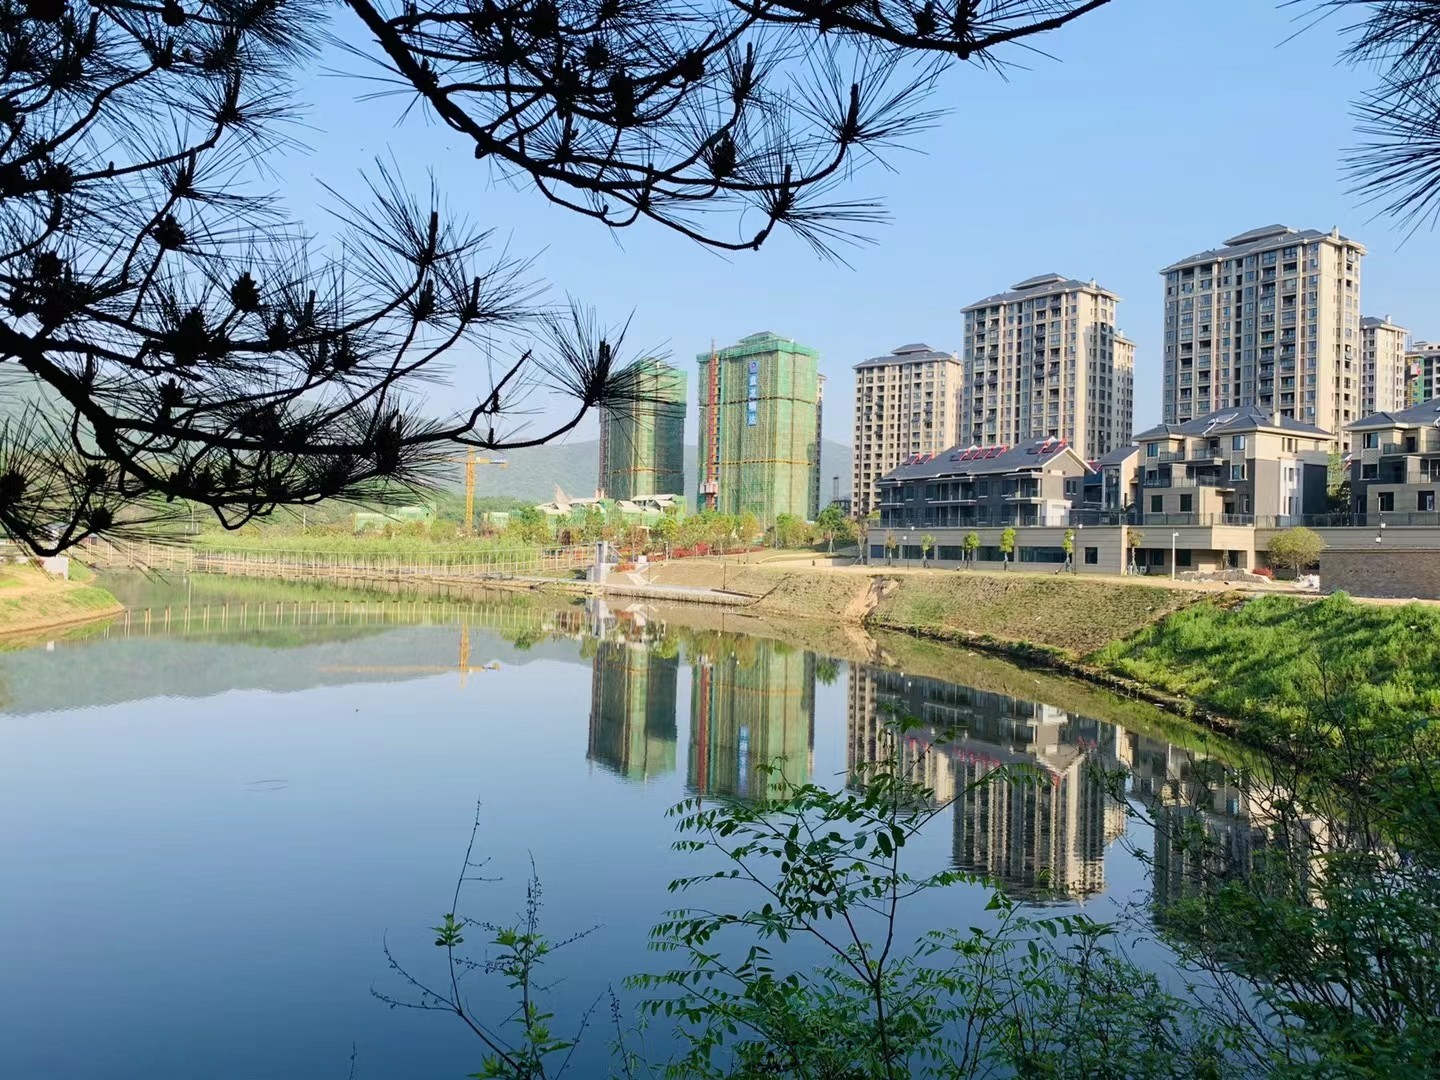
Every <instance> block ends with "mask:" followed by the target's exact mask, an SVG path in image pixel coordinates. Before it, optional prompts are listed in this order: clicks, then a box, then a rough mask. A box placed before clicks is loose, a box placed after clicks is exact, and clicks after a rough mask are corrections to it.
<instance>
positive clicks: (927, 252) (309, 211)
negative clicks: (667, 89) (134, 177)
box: [279, 0, 1440, 442]
mask: <svg viewBox="0 0 1440 1080" xmlns="http://www.w3.org/2000/svg"><path fill="white" fill-rule="evenodd" d="M1301 15H1302V12H1301V11H1299V10H1297V9H1296V8H1279V7H1277V6H1276V3H1275V2H1274V0H1200V2H1198V3H1197V2H1196V0H1114V3H1112V4H1111V5H1110V6H1109V7H1107V8H1103V9H1101V10H1100V11H1098V12H1096V13H1094V14H1092V15H1089V16H1087V17H1085V18H1082V19H1081V20H1080V21H1079V22H1077V23H1076V24H1074V25H1073V26H1071V27H1069V28H1067V29H1066V30H1064V31H1062V32H1060V33H1057V34H1052V35H1050V36H1049V37H1048V38H1046V39H1044V41H1043V45H1044V47H1045V48H1046V49H1047V50H1048V51H1049V52H1050V53H1051V54H1052V55H1053V56H1054V59H1047V58H1045V57H1036V56H1027V54H1025V53H1023V52H1020V51H1015V52H1012V53H1010V54H1009V55H1010V59H1012V60H1013V61H1016V62H1018V63H1019V64H1021V65H1023V66H1019V67H1016V68H1013V69H1012V70H1011V71H1010V72H1009V73H1008V77H1007V78H1003V79H1002V78H1001V77H998V76H997V75H995V74H994V73H992V72H989V71H983V70H980V69H977V68H973V67H961V68H956V69H954V70H952V71H950V72H949V73H947V74H946V75H945V76H944V77H943V79H942V82H941V87H940V90H939V93H938V94H937V97H936V99H935V104H936V105H937V106H939V107H941V108H945V109H947V110H949V113H948V115H946V116H945V117H943V118H942V119H941V120H940V122H939V123H938V124H937V125H936V127H935V128H934V129H933V130H930V131H927V132H924V133H922V134H921V135H919V136H918V137H917V138H916V139H915V140H914V147H915V152H913V153H902V154H898V155H896V156H895V157H894V158H893V162H892V163H893V165H894V166H895V169H896V170H897V171H895V172H886V171H884V170H881V169H870V170H868V171H866V172H863V173H862V174H861V175H860V176H859V177H858V178H857V179H856V181H855V182H854V185H853V188H852V191H853V194H855V195H857V196H858V195H866V196H869V195H874V196H878V197H880V198H882V199H883V201H884V203H885V205H886V207H887V209H888V210H889V212H890V214H891V217H892V221H891V222H890V224H888V225H885V226H880V227H879V228H878V229H876V230H875V232H874V235H875V237H876V239H877V240H878V243H876V244H875V245H873V246H867V247H864V248H861V249H857V250H853V251H850V252H849V253H848V255H847V258H848V261H849V263H850V265H849V266H840V265H835V264H832V263H827V262H823V261H821V260H819V259H818V258H817V257H816V256H815V255H814V254H813V253H812V252H811V251H810V249H809V248H808V247H806V246H805V245H804V244H802V243H800V242H798V241H794V240H792V239H790V238H789V237H787V236H783V235H777V236H776V237H774V238H772V240H771V241H770V242H769V243H768V244H767V245H766V246H765V247H764V248H763V249H762V250H761V251H759V252H753V253H746V254H743V255H735V256H730V257H726V258H721V257H718V256H717V255H715V254H713V253H711V252H709V251H706V250H703V249H701V248H700V247H698V246H696V245H695V244H693V243H691V242H690V241H687V240H685V239H683V238H681V237H679V236H677V235H673V234H671V233H670V232H669V231H668V230H664V229H662V228H660V227H658V226H653V225H641V226H637V227H633V228H631V229H629V230H626V231H624V232H621V233H618V234H611V233H610V232H608V231H607V230H605V229H603V228H601V227H600V226H598V225H596V224H595V223H593V222H591V221H589V220H586V219H582V218H580V217H578V216H575V215H573V214H570V213H568V212H566V211H563V210H559V209H556V208H553V207H551V206H549V205H548V204H546V203H545V202H544V201H543V199H542V198H541V197H540V196H539V195H538V194H535V193H533V192H532V191H530V190H527V189H524V188H520V189H511V188H510V187H508V186H506V185H502V184H496V183H493V182H492V178H491V175H490V174H489V172H488V171H487V170H486V169H484V168H483V167H482V166H481V165H480V164H478V163H477V162H476V161H475V160H474V157H473V155H472V153H471V151H470V148H469V146H468V145H467V144H464V143H462V142H461V141H460V140H459V139H457V138H455V137H453V136H452V135H451V134H450V133H449V131H448V130H447V129H445V128H443V127H441V126H439V125H437V124H435V123H434V122H433V121H429V120H427V119H426V118H425V117H424V116H423V115H422V114H420V113H419V112H418V111H415V112H412V114H411V115H410V116H409V117H408V118H406V119H404V120H403V121H402V119H401V112H402V110H403V108H404V106H405V104H406V103H407V102H406V100H405V99H402V98H393V99H389V100H380V101H370V102H361V101H358V100H357V98H358V96H359V95H360V94H361V93H363V92H364V88H363V86H362V84H359V83H357V82H356V81H354V80H351V79H343V78H334V77H326V76H325V75H323V74H321V73H320V71H319V67H323V66H324V65H323V64H322V65H319V66H318V67H317V72H315V73H312V74H311V75H307V76H306V78H305V79H304V81H303V83H302V88H301V95H302V97H303V98H304V100H305V101H306V102H308V103H309V104H310V105H311V106H312V109H311V112H310V116H309V123H310V125H311V127H310V128H309V129H308V130H306V131H304V132H303V139H304V141H305V142H306V143H307V144H308V147H309V152H308V153H304V154H299V153H297V154H293V155H291V156H290V157H289V158H287V159H286V160H285V161H284V162H282V163H281V164H280V166H279V169H280V180H281V191H282V193H283V195H284V196H285V197H286V198H287V200H288V201H289V202H290V204H291V205H292V207H293V208H294V209H295V210H296V211H297V212H299V213H302V214H303V215H304V216H305V217H306V219H307V224H312V225H316V226H318V225H320V224H321V223H322V222H321V219H320V218H319V217H318V215H316V214H315V213H314V210H313V208H314V206H315V205H316V202H317V200H323V199H324V193H323V191H321V189H320V187H319V182H320V180H322V179H323V180H325V181H327V182H329V183H331V184H332V185H333V186H336V187H338V188H340V189H341V190H345V191H347V192H349V191H354V190H355V189H356V188H355V185H356V178H357V176H358V173H359V171H360V170H361V169H363V168H367V167H369V165H370V163H371V162H372V161H373V159H374V158H375V157H376V156H377V155H379V156H385V157H390V156H392V155H393V156H394V158H395V159H396V160H398V161H400V162H401V163H402V166H403V169H404V172H405V175H406V177H407V179H409V180H410V181H411V182H412V183H415V184H420V185H423V184H425V183H427V179H426V170H427V169H429V170H431V171H433V173H434V176H435V178H436V180H437V182H438V184H439V186H440V188H441V190H442V192H443V194H444V195H445V197H446V198H447V200H448V202H449V204H450V206H451V207H452V208H455V209H458V210H460V211H462V212H464V213H465V214H466V215H467V216H468V217H470V218H471V219H472V220H474V221H476V222H480V223H484V224H486V225H488V226H490V227H493V228H494V229H495V230H496V231H497V240H498V241H501V242H504V243H506V244H508V246H509V248H510V250H511V251H512V252H514V253H516V254H523V255H534V256H535V257H536V273H537V275H539V276H542V277H543V278H545V279H546V280H547V281H549V282H550V283H551V286H552V292H551V296H552V298H554V299H557V300H563V298H564V296H565V294H566V293H571V294H574V295H575V296H577V297H579V298H580V299H582V300H583V301H584V302H586V303H588V304H591V305H593V306H594V307H595V308H597V309H598V311H599V312H600V314H601V316H602V317H603V318H605V319H607V320H610V321H620V320H623V319H625V318H626V317H628V316H630V315H631V313H632V312H633V322H632V324H631V337H630V342H631V344H633V345H637V346H646V347H648V346H656V347H659V348H661V349H666V350H668V351H670V352H671V353H672V354H673V355H674V356H675V357H676V358H678V360H679V361H680V362H681V363H682V364H683V365H684V366H686V367H687V368H688V369H690V370H691V371H692V372H693V357H694V355H695V354H696V353H697V352H700V351H702V350H704V349H706V348H708V345H709V342H710V340H711V339H712V338H714V339H717V340H718V341H719V342H720V343H721V344H722V345H723V344H726V343H728V342H731V341H733V340H735V339H737V338H739V337H741V336H743V335H745V334H748V333H753V332H755V331H757V330H774V331H775V332H777V333H781V334H786V335H789V336H792V337H795V338H797V339H799V340H801V341H803V342H805V343H807V344H809V345H813V346H815V347H817V348H818V349H820V351H821V368H822V370H823V371H824V372H825V373H826V374H827V375H828V376H829V377H830V383H829V389H828V391H827V395H828V396H827V406H828V407H827V410H826V418H825V427H826V433H827V435H828V436H829V437H831V438H835V439H838V440H840V441H843V442H849V441H850V419H851V413H850V409H851V401H852V372H851V365H853V364H854V363H856V362H857V361H859V360H862V359H865V358H867V357H870V356H874V355H876V354H878V353H883V352H886V351H888V350H889V349H891V348H893V347H895V346H897V345H900V344H903V343H905V342H911V341H924V342H928V343H929V344H931V345H933V346H935V347H937V348H944V349H947V350H958V349H959V347H960V337H961V330H962V318H961V315H960V309H961V308H962V307H963V306H965V305H966V304H968V303H970V302H972V301H974V300H978V299H980V298H982V297H984V296H987V295H989V294H990V293H993V292H997V291H999V290H1002V289H1005V288H1008V287H1009V286H1010V285H1011V284H1012V283H1014V282H1016V281H1019V280H1021V279H1023V278H1026V277H1029V276H1031V275H1034V274H1038V273H1043V272H1050V271H1057V272H1059V273H1063V274H1067V275H1070V276H1073V277H1078V278H1085V279H1088V278H1092V277H1093V278H1096V279H1098V280H1099V282H1100V283H1101V284H1102V285H1104V286H1106V287H1108V288H1110V289H1112V290H1114V291H1116V292H1118V293H1119V294H1120V296H1121V297H1122V298H1123V301H1122V303H1121V305H1120V316H1121V318H1120V321H1121V325H1122V327H1123V329H1124V330H1125V332H1126V333H1127V334H1128V335H1129V336H1130V337H1131V338H1133V339H1134V340H1135V341H1136V343H1137V346H1138V348H1137V352H1136V398H1135V401H1136V415H1135V422H1136V430H1141V429H1143V428H1144V427H1147V426H1149V425H1150V424H1151V423H1153V422H1155V421H1157V420H1158V419H1159V388H1160V379H1161V353H1160V345H1161V321H1162V309H1161V302H1162V296H1161V282H1160V277H1159V275H1158V273H1157V271H1158V270H1159V269H1160V267H1162V266H1164V265H1166V264H1167V263H1169V262H1172V261H1174V260H1176V259H1178V258H1180V257H1182V256H1185V255H1188V254H1191V253H1193V252H1195V251H1200V250H1203V249H1205V248H1208V247H1212V246H1215V245H1217V244H1219V243H1220V242H1221V241H1222V240H1224V239H1225V238H1226V237H1228V236H1232V235H1235V234H1236V233H1240V232H1243V231H1245V230H1247V229H1251V228H1254V227H1256V226H1259V225H1266V224H1271V223H1274V222H1280V223H1284V224H1289V225H1294V226H1297V227H1300V228H1317V229H1326V230H1328V229H1330V228H1331V227H1332V226H1337V225H1338V226H1339V227H1340V228H1341V230H1342V231H1344V232H1345V233H1346V234H1347V235H1350V236H1353V237H1356V238H1358V239H1360V240H1362V241H1363V242H1364V243H1365V244H1366V245H1367V246H1368V248H1369V251H1370V255H1369V258H1368V259H1367V260H1366V263H1365V270H1364V279H1363V281H1364V283H1363V304H1364V307H1365V313H1366V314H1382V315H1383V314H1390V315H1391V316H1393V317H1394V318H1395V319H1396V320H1397V321H1399V322H1400V323H1401V324H1402V325H1405V326H1407V327H1409V328H1410V329H1411V331H1412V332H1413V333H1414V334H1416V336H1418V337H1427V336H1435V335H1440V311H1435V310H1434V309H1433V303H1432V299H1431V298H1432V296H1433V288H1434V285H1433V275H1432V272H1431V270H1430V266H1429V263H1430V261H1431V259H1432V257H1433V255H1434V253H1435V251H1436V246H1437V237H1436V236H1435V235H1434V234H1433V233H1429V232H1422V233H1419V234H1417V235H1415V236H1413V237H1410V238H1409V239H1408V240H1407V239H1406V238H1405V236H1404V234H1403V233H1401V232H1400V231H1398V230H1397V228H1396V227H1395V225H1394V224H1393V223H1392V222H1390V221H1388V220H1383V219H1382V220H1376V219H1374V217H1373V212H1372V211H1371V210H1370V209H1369V208H1367V207H1365V206H1362V205H1360V204H1359V202H1358V201H1357V199H1356V198H1355V197H1354V196H1352V195H1351V194H1349V193H1348V192H1347V191H1346V188H1345V182H1344V179H1343V177H1342V175H1341V172H1340V165H1339V163H1340V158H1341V155H1342V154H1343V152H1344V148H1345V146H1346V145H1347V144H1348V143H1349V141H1350V140H1351V139H1352V131H1351V125H1350V116H1349V107H1350V106H1349V103H1350V101H1351V100H1352V99H1353V98H1354V97H1356V96H1357V95H1358V94H1359V93H1360V92H1361V91H1362V90H1363V89H1364V88H1365V87H1366V85H1368V82H1369V74H1368V73H1366V72H1363V71H1362V72H1356V71H1351V70H1348V69H1345V68H1340V67H1337V66H1336V63H1335V57H1336V54H1337V51H1338V48H1339V46H1340V43H1341V36H1340V31H1341V29H1342V23H1341V21H1340V20H1336V19H1334V18H1332V19H1330V20H1329V21H1327V22H1324V23H1321V24H1320V25H1318V26H1315V27H1312V28H1310V29H1308V30H1305V31H1304V32H1303V33H1300V34H1299V36H1298V37H1295V38H1294V39H1293V40H1287V39H1290V38H1292V35H1294V34H1295V33H1296V31H1297V30H1300V29H1301V28H1302V25H1301V23H1300V22H1297V19H1298V18H1299V17H1300V16H1301ZM347 17H349V18H353V17H350V16H347V15H345V14H344V13H342V14H341V15H340V16H339V18H340V19H341V20H342V21H341V22H340V23H339V24H338V25H337V29H338V30H340V31H341V32H345V31H346V29H347V24H346V23H345V22H344V21H343V20H344V19H346V18H347ZM329 62H330V63H332V64H338V65H342V66H343V67H344V68H345V69H346V70H350V71H354V70H359V68H360V65H359V62H358V61H357V60H356V59H354V58H353V57H344V58H343V59H336V58H334V57H331V58H329ZM469 368H470V360H469V358H458V359H457V362H456V363H455V364H454V365H453V366H452V368H451V370H450V372H449V373H448V378H449V379H450V381H451V383H452V384H453V386H454V388H455V389H454V394H455V396H454V397H453V398H452V397H451V394H450V392H448V391H447V392H446V393H445V395H444V399H443V400H444V401H445V402H446V404H447V406H449V407H458V406H459V405H460V404H461V403H463V401H464V400H465V397H466V396H467V395H469V396H472V397H473V394H474V393H476V392H478V390H479V387H480V381H479V379H478V378H477V376H476V374H475V373H474V371H473V370H467V369H469ZM692 381H693V375H692ZM692 396H693V389H692ZM692 411H693V407H692ZM593 431H594V428H593V425H592V424H588V423H587V424H586V425H585V426H584V427H582V428H581V429H580V431H579V432H577V434H576V435H575V436H573V438H587V437H591V436H592V435H593ZM688 441H691V442H693V441H694V434H693V423H692V430H691V432H689V433H688Z"/></svg>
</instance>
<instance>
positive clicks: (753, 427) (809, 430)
mask: <svg viewBox="0 0 1440 1080" xmlns="http://www.w3.org/2000/svg"><path fill="white" fill-rule="evenodd" d="M698 359H699V361H700V378H699V387H698V391H699V399H700V461H699V472H700V476H699V482H698V484H697V488H698V491H699V495H700V497H699V500H698V505H699V507H700V508H701V509H702V510H704V509H713V510H716V511H719V512H720V513H722V514H744V513H751V514H754V515H755V516H756V517H758V518H759V519H760V521H761V522H762V523H763V524H767V525H768V524H770V523H773V522H774V520H775V518H776V517H778V516H779V515H781V514H794V515H795V516H797V517H801V518H808V519H813V518H814V517H815V516H816V515H817V514H818V513H819V512H820V385H821V380H820V373H819V361H820V353H819V352H818V351H817V350H815V349H812V348H809V347H808V346H805V345H801V344H800V343H798V342H796V341H795V340H793V339H791V338H783V337H780V336H779V335H777V334H772V333H768V332H767V333H760V334H751V335H750V336H749V337H747V338H743V339H742V340H741V341H740V342H739V343H738V344H735V345H731V346H730V347H728V348H724V349H716V350H712V351H711V352H709V353H704V354H702V355H701V356H700V357H698Z"/></svg>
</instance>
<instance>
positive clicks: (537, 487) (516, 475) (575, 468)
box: [455, 439, 851, 503]
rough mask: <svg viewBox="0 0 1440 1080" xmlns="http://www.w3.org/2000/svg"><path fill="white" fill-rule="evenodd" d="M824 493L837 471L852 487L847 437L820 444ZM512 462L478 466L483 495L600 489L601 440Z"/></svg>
mask: <svg viewBox="0 0 1440 1080" xmlns="http://www.w3.org/2000/svg"><path fill="white" fill-rule="evenodd" d="M820 453H821V457H820V477H821V481H820V497H821V502H822V503H827V502H829V501H830V499H831V497H832V496H833V494H834V486H835V485H834V479H833V478H834V477H836V476H838V477H840V494H841V495H848V494H849V493H850V454H851V451H850V447H848V446H846V445H845V444H844V443H837V442H831V441H830V440H829V439H827V440H825V442H824V443H823V444H822V446H821V448H820ZM505 456H506V458H507V459H508V461H509V462H510V464H509V465H508V466H507V467H506V468H503V469H502V468H497V467H493V466H488V465H487V466H481V467H479V468H477V469H476V471H475V491H476V494H477V495H479V496H481V497H484V496H497V495H498V496H508V497H510V498H516V499H524V500H526V501H527V502H545V501H547V500H549V499H550V498H552V497H553V496H554V494H555V487H556V485H557V484H558V485H559V486H560V487H561V488H562V489H563V490H564V492H565V494H567V495H576V496H585V495H593V494H594V493H595V484H596V481H597V480H598V471H599V460H600V444H599V443H598V442H596V441H594V440H591V441H590V442H572V443H563V444H554V445H550V446H536V447H531V448H529V449H526V450H516V451H513V452H511V453H509V454H507V455H505ZM698 456H699V449H698V448H697V447H694V446H687V447H686V448H685V486H686V491H685V492H684V494H685V496H686V498H687V499H690V500H693V499H694V496H695V477H696V459H697V457H698ZM463 475H464V473H463V469H462V467H460V466H456V470H455V483H456V484H457V485H458V484H459V483H460V482H461V479H462V477H463Z"/></svg>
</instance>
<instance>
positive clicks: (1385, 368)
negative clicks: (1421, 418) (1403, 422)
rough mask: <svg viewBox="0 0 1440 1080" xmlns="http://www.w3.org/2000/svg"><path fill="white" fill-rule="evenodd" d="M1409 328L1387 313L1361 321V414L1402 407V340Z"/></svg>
mask: <svg viewBox="0 0 1440 1080" xmlns="http://www.w3.org/2000/svg"><path fill="white" fill-rule="evenodd" d="M1409 336H1410V331H1408V330H1406V329H1405V328H1404V327H1403V326H1396V325H1395V324H1394V323H1393V322H1391V321H1390V316H1389V315H1386V316H1385V317H1384V318H1383V319H1379V318H1375V317H1373V316H1366V317H1365V318H1363V319H1361V320H1360V363H1361V371H1360V415H1361V417H1362V418H1363V417H1366V416H1372V415H1374V414H1375V413H1379V412H1395V411H1396V410H1398V409H1403V408H1405V407H1406V406H1407V405H1408V404H1409V401H1408V400H1407V399H1406V397H1405V352H1406V350H1405V342H1406V339H1407V338H1408V337H1409Z"/></svg>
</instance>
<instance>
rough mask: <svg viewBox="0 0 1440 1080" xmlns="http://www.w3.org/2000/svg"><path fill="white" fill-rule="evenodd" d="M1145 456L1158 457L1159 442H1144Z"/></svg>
mask: <svg viewBox="0 0 1440 1080" xmlns="http://www.w3.org/2000/svg"><path fill="white" fill-rule="evenodd" d="M1145 456H1146V457H1159V456H1160V444H1159V443H1153V442H1152V443H1146V444H1145Z"/></svg>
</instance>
